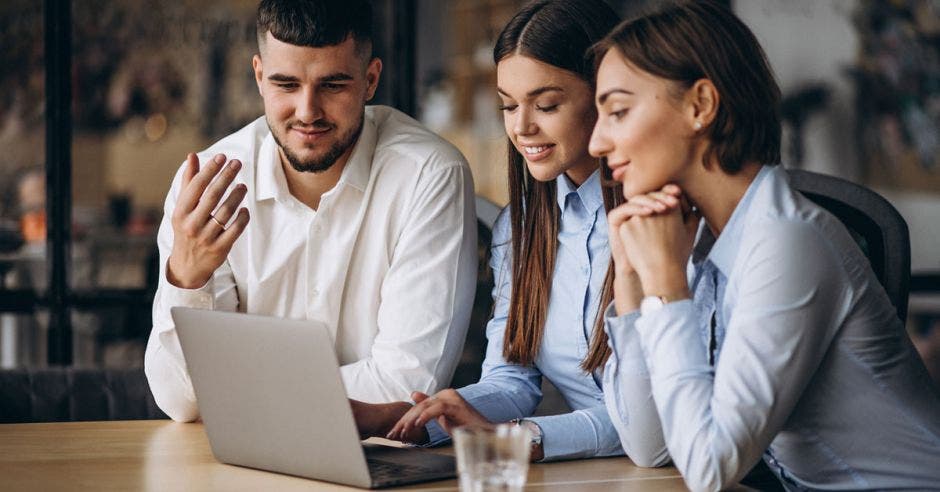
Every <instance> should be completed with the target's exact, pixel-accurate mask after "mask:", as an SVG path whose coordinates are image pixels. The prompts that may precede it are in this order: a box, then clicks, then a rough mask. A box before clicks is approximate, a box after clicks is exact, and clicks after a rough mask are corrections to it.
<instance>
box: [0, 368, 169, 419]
mask: <svg viewBox="0 0 940 492" xmlns="http://www.w3.org/2000/svg"><path fill="white" fill-rule="evenodd" d="M0 402H2V403H0V423H13V422H63V421H65V422H68V421H76V420H136V419H165V418H167V416H166V414H164V413H163V412H162V411H161V410H160V409H159V408H158V407H157V404H156V402H154V400H153V395H152V394H151V392H150V385H149V384H147V377H146V376H145V375H144V370H143V368H133V369H112V368H107V369H104V368H77V367H45V368H34V369H30V368H23V369H10V370H3V371H0Z"/></svg>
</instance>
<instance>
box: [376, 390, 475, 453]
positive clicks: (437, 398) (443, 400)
mask: <svg viewBox="0 0 940 492" xmlns="http://www.w3.org/2000/svg"><path fill="white" fill-rule="evenodd" d="M411 398H413V399H414V401H415V406H413V407H411V409H409V410H408V411H407V412H405V414H404V415H403V416H402V417H401V418H400V419H399V420H398V423H396V424H395V426H394V427H392V430H391V431H390V432H389V433H388V434H387V435H386V436H385V437H387V438H388V439H395V440H398V441H405V442H414V443H420V441H415V440H414V439H413V436H415V434H416V433H418V432H420V433H421V434H423V435H424V440H425V441H426V440H427V431H425V428H424V426H425V425H426V424H427V423H428V422H430V421H431V420H433V419H437V423H438V425H440V426H441V428H443V429H444V431H446V432H447V433H448V434H450V433H451V431H452V430H453V429H454V428H455V427H459V426H462V425H480V426H491V425H493V423H492V422H490V421H489V420H487V419H486V417H484V416H483V415H482V414H481V413H480V412H478V411H477V410H476V409H475V408H473V406H471V405H470V404H469V403H467V400H464V399H463V397H462V396H460V393H458V392H457V391H456V390H453V389H446V390H443V391H440V392H438V393H436V394H435V395H434V396H428V395H426V394H424V393H421V392H419V391H415V392H414V393H412V394H411Z"/></svg>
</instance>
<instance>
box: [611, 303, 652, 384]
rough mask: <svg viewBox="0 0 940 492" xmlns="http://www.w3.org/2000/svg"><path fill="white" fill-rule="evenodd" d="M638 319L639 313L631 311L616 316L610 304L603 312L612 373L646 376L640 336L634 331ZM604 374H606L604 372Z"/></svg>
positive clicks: (612, 304) (647, 373) (612, 305)
mask: <svg viewBox="0 0 940 492" xmlns="http://www.w3.org/2000/svg"><path fill="white" fill-rule="evenodd" d="M638 319H640V311H639V310H636V311H632V312H629V313H627V314H624V315H621V316H617V311H616V310H615V309H614V303H613V302H611V303H610V305H609V306H608V307H607V309H606V310H605V311H604V331H605V332H607V345H609V346H610V350H611V351H612V352H613V354H612V356H611V358H610V359H608V361H609V366H610V368H611V369H612V371H617V370H619V371H620V372H625V373H628V374H633V375H637V376H644V377H646V376H648V375H649V371H648V370H647V369H646V361H645V357H644V355H643V346H642V344H641V343H640V335H639V334H638V333H637V330H636V327H635V326H636V321H637V320H638ZM605 372H607V371H606V370H605Z"/></svg>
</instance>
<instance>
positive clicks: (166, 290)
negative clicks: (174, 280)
mask: <svg viewBox="0 0 940 492" xmlns="http://www.w3.org/2000/svg"><path fill="white" fill-rule="evenodd" d="M213 284H214V282H213V278H212V277H210V278H209V280H208V281H207V282H206V284H205V285H203V286H202V287H199V288H198V289H182V288H179V287H177V286H175V285H173V284H171V283H170V282H169V281H166V282H164V284H163V293H162V294H163V295H162V298H163V303H164V305H165V306H168V307H170V306H185V307H191V308H197V309H213V308H214V305H215V296H214V290H215V289H214V288H213Z"/></svg>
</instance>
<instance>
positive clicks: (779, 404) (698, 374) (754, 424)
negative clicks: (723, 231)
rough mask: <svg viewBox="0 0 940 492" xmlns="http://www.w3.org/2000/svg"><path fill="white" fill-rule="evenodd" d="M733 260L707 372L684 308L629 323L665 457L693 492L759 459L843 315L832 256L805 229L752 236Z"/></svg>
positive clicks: (714, 486) (782, 228)
mask: <svg viewBox="0 0 940 492" xmlns="http://www.w3.org/2000/svg"><path fill="white" fill-rule="evenodd" d="M740 255H743V257H742V261H741V262H740V264H739V265H737V266H736V267H735V268H736V270H735V271H734V272H733V273H732V276H733V277H735V278H738V279H739V284H738V287H737V288H736V289H734V290H735V292H734V293H731V292H730V291H731V289H730V288H729V291H728V292H726V293H725V296H726V299H727V298H728V296H732V295H733V296H736V299H735V301H734V302H735V304H734V307H733V308H732V311H731V313H730V317H729V320H728V326H727V330H726V335H725V341H724V344H723V345H722V348H721V357H720V359H719V361H718V364H717V367H716V368H715V369H714V372H713V370H712V368H711V367H710V366H709V364H708V357H707V352H706V347H705V346H704V344H703V343H702V340H701V338H700V337H699V327H698V326H696V320H695V317H694V309H693V307H692V302H691V301H681V302H675V303H669V304H666V305H665V306H664V307H663V309H661V310H660V311H657V312H655V313H652V314H650V315H648V316H642V317H641V318H640V319H639V320H637V322H636V328H637V331H638V332H639V334H640V338H641V343H642V345H643V350H644V353H645V354H646V361H647V366H648V367H649V370H650V376H651V381H652V386H653V398H654V399H655V401H656V405H657V408H658V410H659V415H660V418H661V419H662V423H663V432H664V434H665V436H666V442H667V444H668V446H669V451H670V454H671V455H672V459H673V462H674V463H675V465H676V467H677V468H678V469H679V471H680V472H682V476H683V477H684V478H685V481H686V484H687V485H688V486H689V488H691V489H693V490H719V489H722V488H726V487H728V486H731V485H733V484H735V483H737V482H738V481H739V480H740V479H741V478H742V477H743V476H744V475H745V474H746V473H747V472H748V470H749V469H750V468H751V467H752V466H753V465H754V463H756V462H757V460H758V459H760V456H761V454H762V453H763V451H764V450H765V449H767V447H768V446H769V444H770V442H771V441H772V440H773V439H774V437H775V436H776V435H777V433H778V432H779V431H780V429H781V428H782V427H783V425H784V423H785V421H786V419H787V417H788V416H789V415H790V413H791V412H792V410H793V408H794V407H795V405H796V403H797V401H798V400H799V398H800V396H801V395H802V393H803V391H804V389H805V388H806V386H807V384H808V382H809V381H810V379H811V378H812V376H813V373H814V372H815V371H816V369H817V367H818V366H819V364H820V362H821V361H822V359H823V357H824V355H825V353H826V351H827V350H828V349H829V345H830V343H831V341H832V338H833V336H834V333H835V330H836V329H837V328H838V325H839V323H840V322H841V320H842V319H844V317H845V315H846V313H845V311H846V310H847V309H848V307H847V306H848V303H847V302H845V301H844V296H845V295H847V294H846V290H845V289H844V287H843V286H844V285H846V274H845V272H844V270H843V269H842V268H841V263H840V259H839V255H838V254H837V252H835V251H834V250H833V247H832V246H831V244H830V243H829V242H828V241H827V240H826V239H825V237H823V235H822V234H820V233H819V232H818V231H817V230H816V229H815V228H814V227H813V226H812V225H808V224H803V223H790V222H786V223H774V224H773V226H772V227H763V228H760V231H759V232H755V237H754V238H753V239H750V240H746V241H745V243H743V244H742V245H741V250H740ZM729 285H730V282H729Z"/></svg>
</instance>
